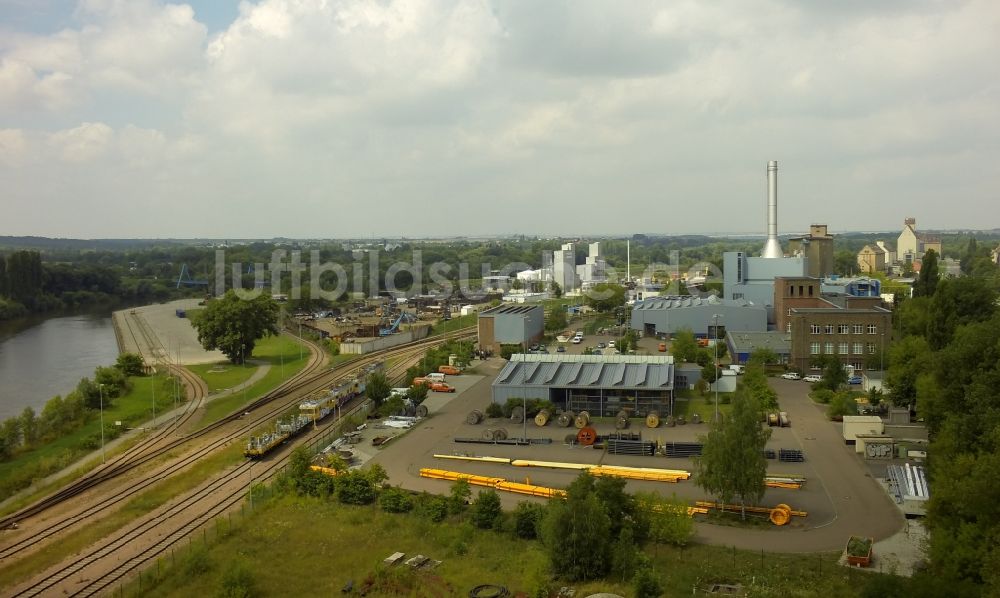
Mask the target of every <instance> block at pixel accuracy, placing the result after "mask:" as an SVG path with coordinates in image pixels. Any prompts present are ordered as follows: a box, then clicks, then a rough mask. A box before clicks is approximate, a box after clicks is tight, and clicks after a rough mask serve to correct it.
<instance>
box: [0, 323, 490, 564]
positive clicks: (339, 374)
mask: <svg viewBox="0 0 1000 598" xmlns="http://www.w3.org/2000/svg"><path fill="white" fill-rule="evenodd" d="M472 335H474V331H465V332H464V333H463V334H459V335H456V336H455V337H453V338H467V337H469V336H472ZM442 342H445V339H429V340H424V341H416V342H414V343H409V344H407V345H402V346H400V347H399V348H395V349H393V350H390V351H387V352H384V353H380V354H373V355H371V356H368V357H365V358H362V359H359V360H357V361H354V362H351V363H350V367H348V368H344V369H339V370H333V371H330V372H326V373H323V374H320V375H318V376H314V378H313V379H311V380H299V381H294V382H293V381H289V384H288V387H289V388H287V389H284V392H285V393H286V394H287V393H293V394H296V395H297V393H294V392H293V391H294V390H299V391H301V390H303V389H309V388H314V387H315V388H314V389H313V390H312V391H311V392H322V390H323V389H326V388H328V387H329V386H331V385H332V384H334V383H336V382H337V381H338V380H340V379H342V378H347V377H349V376H352V375H354V374H356V373H357V372H359V371H360V370H362V369H363V368H364V367H365V366H367V365H368V364H370V363H373V362H376V361H381V360H383V359H390V358H395V359H398V362H397V363H396V364H394V366H392V367H391V368H389V369H388V370H387V373H388V374H390V375H395V376H398V375H400V374H402V373H404V372H405V369H406V368H407V367H408V366H409V365H411V364H412V363H414V362H416V361H417V360H419V359H420V358H421V357H422V356H423V354H424V352H425V351H426V349H427V348H428V347H429V346H433V345H436V344H440V343H442ZM316 388H318V389H320V390H316ZM279 390H280V389H276V391H274V393H269V394H277V393H279ZM302 396H307V395H301V396H296V398H294V400H292V401H290V402H282V404H281V405H279V406H271V408H268V409H266V410H264V411H263V412H262V413H260V414H258V416H257V417H255V418H254V419H253V420H252V421H249V422H244V423H243V425H241V426H239V427H238V428H237V429H235V430H231V431H230V432H228V433H226V434H223V435H221V436H219V437H217V438H215V439H213V440H210V441H209V442H208V443H207V444H205V445H203V446H202V447H200V448H198V449H196V450H194V451H193V452H192V453H190V454H188V455H186V456H184V457H182V458H179V459H177V460H175V461H173V462H171V463H169V464H167V465H165V466H164V467H163V468H162V469H160V470H157V471H155V472H153V473H152V474H151V475H150V476H149V477H148V478H146V479H143V480H140V481H138V482H137V483H135V484H132V485H130V486H129V487H127V488H125V489H123V490H120V491H118V492H116V493H114V494H112V495H110V496H108V497H105V498H104V499H103V500H101V501H98V502H97V503H95V504H94V505H92V506H90V507H87V508H83V509H81V510H78V511H76V512H74V513H71V514H69V515H67V516H64V517H61V518H59V519H57V520H55V521H52V522H49V523H47V524H46V525H45V526H44V527H42V528H39V529H35V530H31V532H32V533H31V535H29V536H26V537H24V538H21V539H19V540H17V541H16V542H14V543H12V544H10V545H8V546H4V547H2V548H0V562H2V561H4V560H7V559H10V558H13V557H16V556H18V555H20V554H22V553H24V552H26V551H27V550H29V549H31V548H34V547H37V546H39V545H40V544H41V543H43V542H46V541H47V540H50V539H51V538H53V537H55V536H56V535H57V534H59V533H61V532H64V531H66V530H68V529H70V528H72V527H74V526H75V525H78V524H80V523H83V522H86V521H88V520H92V518H94V517H96V516H98V515H100V514H101V513H102V512H104V511H106V510H108V509H111V508H113V507H115V506H116V505H119V504H123V503H124V502H125V501H127V500H128V499H130V498H132V497H134V496H136V495H138V494H140V493H141V492H143V491H144V490H146V489H148V488H150V487H151V486H153V485H155V484H156V483H158V482H160V481H162V480H164V479H167V478H169V477H170V476H172V475H174V474H176V473H178V472H180V471H181V470H183V469H185V468H187V467H189V466H190V465H192V464H193V463H195V462H197V461H198V460H200V459H202V458H204V457H206V456H208V455H210V454H211V453H213V452H214V451H216V450H217V449H219V448H222V447H224V446H226V445H227V444H229V443H230V442H232V441H233V440H235V439H237V438H239V439H242V438H243V437H245V436H246V435H248V434H249V433H250V432H251V431H253V430H254V428H257V427H259V426H260V425H262V423H265V422H266V423H271V422H273V419H274V418H276V417H277V416H279V415H280V414H281V413H283V412H285V411H287V410H288V409H289V408H290V407H291V406H294V405H297V404H298V403H299V402H300V401H301V399H302ZM273 399H274V397H272V400H273ZM254 404H256V406H262V405H266V404H267V396H265V397H262V398H261V399H258V400H257V401H255V402H254ZM241 411H242V410H241ZM241 415H242V413H236V414H233V415H230V416H229V417H227V418H225V419H223V420H220V421H219V422H216V423H215V424H211V425H209V426H206V427H205V428H203V429H202V430H199V431H198V432H196V433H194V434H192V435H191V436H188V437H185V438H178V439H174V440H172V441H171V442H168V443H165V444H163V445H162V446H160V447H158V448H157V449H156V450H154V451H151V452H149V453H148V454H145V455H140V456H137V458H135V459H133V460H131V461H128V462H122V463H120V464H118V465H117V467H116V468H113V469H108V470H103V471H100V472H95V474H94V475H93V476H90V477H88V478H86V479H81V480H79V481H78V482H77V483H74V484H72V485H70V486H68V487H66V488H64V489H63V490H61V491H59V492H57V493H55V494H53V495H51V496H50V497H47V498H46V499H43V500H42V501H39V503H36V504H35V505H32V506H31V507H28V508H27V509H24V510H22V511H20V512H18V513H16V514H14V515H13V516H11V518H12V519H13V518H21V519H23V518H26V517H30V516H33V515H37V514H39V513H41V512H43V511H45V510H48V509H50V508H52V507H54V506H56V505H58V504H60V503H62V502H65V501H67V500H69V499H71V498H73V497H75V496H78V495H79V494H81V493H82V492H84V491H86V490H89V489H91V488H93V487H94V486H96V485H98V484H100V483H102V482H104V481H106V480H108V479H110V478H112V477H116V476H118V475H121V474H123V473H125V472H127V471H131V470H133V469H135V468H136V467H139V466H141V465H143V464H145V463H147V462H149V461H151V460H153V459H155V458H157V457H159V456H161V455H162V454H164V453H165V452H167V451H170V450H174V449H175V448H177V447H179V446H181V445H183V444H185V443H187V442H190V441H192V440H193V439H194V438H200V437H203V436H207V435H208V434H209V433H210V432H212V431H216V430H218V429H219V428H221V427H222V426H223V425H225V424H228V423H230V422H232V421H235V420H238V419H239V417H240V416H241ZM333 421H338V420H333ZM326 427H328V426H324V427H323V428H322V429H325V428H326ZM312 437H313V434H312V432H310V433H309V434H306V435H305V439H306V440H305V441H308V439H309V438H312ZM301 442H303V440H302V439H300V440H299V441H297V442H296V443H293V444H297V443H301ZM278 452H281V450H280V449H279V451H278Z"/></svg>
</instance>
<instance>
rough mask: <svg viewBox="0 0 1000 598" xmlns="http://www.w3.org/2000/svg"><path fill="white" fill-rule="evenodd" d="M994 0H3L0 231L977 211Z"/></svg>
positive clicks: (985, 194)
mask: <svg viewBox="0 0 1000 598" xmlns="http://www.w3.org/2000/svg"><path fill="white" fill-rule="evenodd" d="M998 32H1000V2H997V1H996V0H983V1H972V2H962V1H957V0H945V1H940V2H938V1H927V0H884V1H877V2H872V1H870V0H839V1H823V0H813V1H803V0H785V1H780V0H771V1H766V0H765V1H747V0H738V1H733V2H717V3H716V2H706V1H702V0H691V1H686V2H685V1H681V2H652V1H650V2H639V1H634V2H610V1H608V2H584V1H580V0H572V1H568V0H567V1H562V2H556V1H551V0H523V1H506V0H505V1H497V2H485V1H470V2H437V1H434V0H400V1H389V0H383V1H379V2H376V1H373V0H258V1H244V2H241V3H235V2H232V1H231V0H200V1H197V2H192V3H189V4H170V3H166V2H161V1H157V0H120V1H116V0H82V1H81V2H79V3H76V4H74V3H73V2H69V1H65V0H63V1H57V0H0V201H2V204H0V207H2V208H3V209H2V210H0V235H4V234H6V235H29V234H31V235H45V236H65V237H84V238H93V237H217V238H237V237H264V238H269V237H274V236H287V237H363V236H370V235H374V236H398V235H405V236H445V235H456V234H470V235H481V234H506V233H526V234H550V235H565V236H574V235H590V234H631V233H636V232H645V233H663V234H679V233H692V232H745V233H763V232H765V205H766V182H765V166H766V162H767V161H768V160H772V159H773V160H778V163H779V232H781V233H782V234H785V233H798V232H804V231H805V230H806V228H807V226H808V225H809V223H810V222H818V223H827V224H829V225H830V227H831V229H832V230H833V231H846V230H896V229H899V228H901V226H902V221H903V218H905V217H907V216H914V217H916V218H917V224H918V228H920V229H940V228H964V227H967V228H977V229H983V228H993V227H998V226H1000V207H998V205H1000V202H998V200H1000V192H998V189H1000V78H998V73H1000V70H998V68H1000V67H998V64H1000V63H998V58H997V57H998V56H1000V34H998Z"/></svg>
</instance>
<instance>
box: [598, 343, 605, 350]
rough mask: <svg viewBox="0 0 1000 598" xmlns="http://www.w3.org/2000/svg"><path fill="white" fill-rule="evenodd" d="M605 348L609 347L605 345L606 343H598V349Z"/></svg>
mask: <svg viewBox="0 0 1000 598" xmlns="http://www.w3.org/2000/svg"><path fill="white" fill-rule="evenodd" d="M605 347H607V345H605V344H604V343H597V348H598V349H603V348H605Z"/></svg>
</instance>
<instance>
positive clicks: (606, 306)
mask: <svg viewBox="0 0 1000 598" xmlns="http://www.w3.org/2000/svg"><path fill="white" fill-rule="evenodd" d="M584 301H585V302H586V304H587V305H589V306H590V307H592V308H594V309H595V310H597V311H599V312H609V311H612V310H613V309H615V308H616V307H620V306H622V305H623V304H624V303H625V287H623V286H621V285H620V284H613V283H610V282H602V283H601V284H597V285H594V287H593V288H592V289H590V290H589V291H588V292H587V293H586V296H585V299H584Z"/></svg>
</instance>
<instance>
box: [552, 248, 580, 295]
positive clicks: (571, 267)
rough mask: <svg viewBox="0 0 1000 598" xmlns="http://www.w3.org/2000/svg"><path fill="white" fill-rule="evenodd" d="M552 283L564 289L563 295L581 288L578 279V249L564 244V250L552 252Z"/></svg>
mask: <svg viewBox="0 0 1000 598" xmlns="http://www.w3.org/2000/svg"><path fill="white" fill-rule="evenodd" d="M552 281H553V282H555V283H556V284H558V285H559V287H560V288H562V292H563V293H572V292H574V291H576V290H577V289H578V288H579V285H578V284H577V278H576V247H575V246H574V245H573V243H564V244H563V246H562V249H559V250H556V251H553V252H552Z"/></svg>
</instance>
